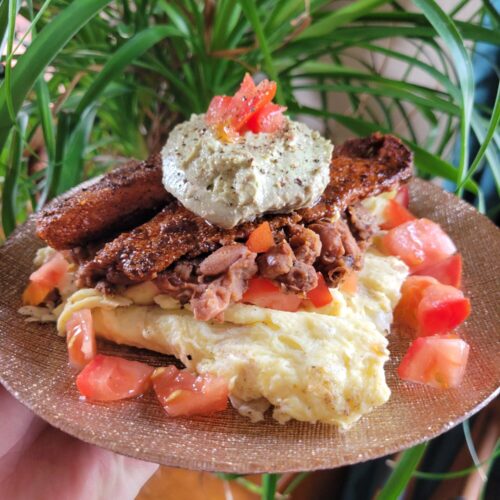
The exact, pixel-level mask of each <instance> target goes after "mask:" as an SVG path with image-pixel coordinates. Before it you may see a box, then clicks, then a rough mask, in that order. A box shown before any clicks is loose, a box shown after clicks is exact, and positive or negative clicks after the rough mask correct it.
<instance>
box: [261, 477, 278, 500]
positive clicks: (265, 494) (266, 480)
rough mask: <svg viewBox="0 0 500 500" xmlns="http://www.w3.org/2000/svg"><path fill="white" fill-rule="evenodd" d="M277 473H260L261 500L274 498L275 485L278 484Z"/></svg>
mask: <svg viewBox="0 0 500 500" xmlns="http://www.w3.org/2000/svg"><path fill="white" fill-rule="evenodd" d="M279 478H280V475H279V474H263V475H262V494H261V499H262V500H274V498H275V495H276V486H277V484H278V479H279Z"/></svg>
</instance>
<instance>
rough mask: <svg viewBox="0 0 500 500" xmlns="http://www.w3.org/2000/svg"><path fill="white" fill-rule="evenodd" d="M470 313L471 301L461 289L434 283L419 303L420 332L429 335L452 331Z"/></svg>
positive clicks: (422, 334) (421, 334)
mask: <svg viewBox="0 0 500 500" xmlns="http://www.w3.org/2000/svg"><path fill="white" fill-rule="evenodd" d="M415 277H416V276H415ZM469 314H470V301H469V299H467V298H466V297H464V294H463V292H462V291H461V290H459V289H458V288H455V287H452V286H448V285H443V284H441V283H435V284H432V285H431V286H429V287H427V288H426V290H425V291H424V293H423V296H422V300H421V301H420V304H419V305H418V310H417V321H418V334H419V336H427V335H434V334H436V333H447V332H450V331H451V330H453V329H454V328H456V327H457V326H458V325H460V324H461V323H462V322H463V321H465V320H466V319H467V318H468V316H469Z"/></svg>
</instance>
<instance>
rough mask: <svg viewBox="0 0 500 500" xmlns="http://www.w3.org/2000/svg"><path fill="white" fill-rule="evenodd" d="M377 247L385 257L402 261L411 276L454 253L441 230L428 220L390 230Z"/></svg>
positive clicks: (446, 236)
mask: <svg viewBox="0 0 500 500" xmlns="http://www.w3.org/2000/svg"><path fill="white" fill-rule="evenodd" d="M381 244H382V247H383V248H384V250H385V251H386V252H387V253H389V254H390V255H396V256H398V257H399V258H400V259H402V260H403V261H404V262H405V263H406V264H407V265H408V266H409V267H410V270H411V271H412V272H416V271H418V270H419V268H423V267H424V266H429V265H431V264H435V263H436V262H439V261H441V260H443V259H445V258H446V257H449V256H450V255H453V254H454V253H455V252H456V251H457V248H456V247H455V245H454V243H453V241H451V239H450V237H449V236H448V235H447V234H446V233H445V232H444V231H443V230H442V229H441V227H440V226H439V225H438V224H436V223H435V222H432V221H430V220H428V219H415V220H412V221H409V222H405V223H404V224H401V225H400V226H398V227H395V228H394V229H391V230H390V231H389V232H388V233H387V234H385V235H384V236H383V237H382V239H381Z"/></svg>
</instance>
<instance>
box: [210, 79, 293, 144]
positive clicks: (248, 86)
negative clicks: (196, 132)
mask: <svg viewBox="0 0 500 500" xmlns="http://www.w3.org/2000/svg"><path fill="white" fill-rule="evenodd" d="M275 94H276V83H275V82H270V81H269V80H263V81H262V82H260V83H259V84H258V85H257V86H256V85H255V83H254V82H253V80H252V77H251V76H250V75H249V74H248V73H247V74H246V75H245V77H244V78H243V82H242V83H241V86H240V88H239V90H238V91H237V92H236V94H234V96H233V97H229V96H215V97H214V98H213V99H212V101H211V102H210V105H209V107H208V110H207V113H206V115H205V121H206V123H207V125H209V126H211V127H213V128H214V130H215V131H216V133H217V135H218V136H219V138H220V139H221V140H223V141H226V142H230V141H234V139H235V138H236V137H237V135H238V134H241V133H244V132H245V131H247V130H251V131H252V132H255V133H258V132H275V131H277V130H279V129H280V128H281V126H282V124H283V116H282V113H283V111H284V108H282V107H281V106H277V105H275V104H271V101H272V100H273V98H274V96H275ZM254 116H255V118H253V117H254ZM249 123H250V125H249V126H248V124H249Z"/></svg>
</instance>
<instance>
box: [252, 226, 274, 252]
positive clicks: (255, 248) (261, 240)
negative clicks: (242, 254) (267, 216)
mask: <svg viewBox="0 0 500 500" xmlns="http://www.w3.org/2000/svg"><path fill="white" fill-rule="evenodd" d="M273 245H274V238H273V232H272V231H271V226H270V225H269V222H267V221H264V222H263V223H262V224H259V225H258V226H257V227H256V228H255V229H254V230H253V231H252V232H251V233H250V236H249V237H248V240H247V247H248V249H249V250H250V251H251V252H256V253H262V252H267V251H268V250H269V249H270V248H271V247H272V246H273Z"/></svg>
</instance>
